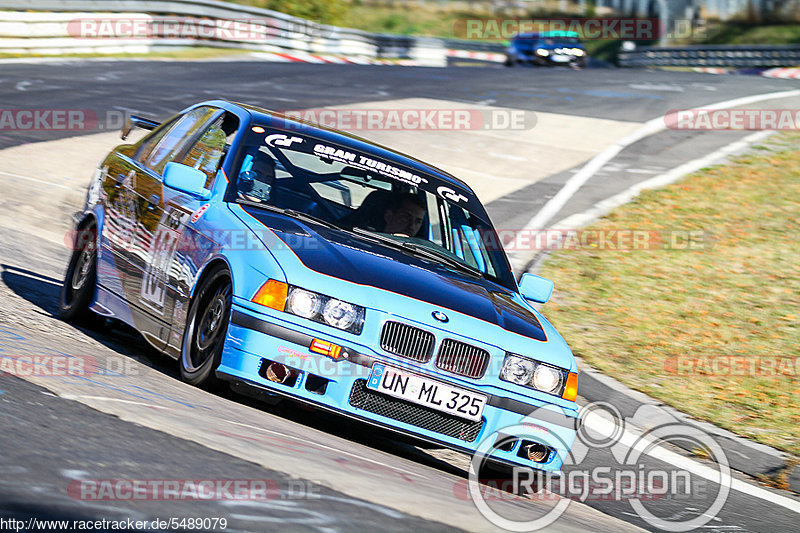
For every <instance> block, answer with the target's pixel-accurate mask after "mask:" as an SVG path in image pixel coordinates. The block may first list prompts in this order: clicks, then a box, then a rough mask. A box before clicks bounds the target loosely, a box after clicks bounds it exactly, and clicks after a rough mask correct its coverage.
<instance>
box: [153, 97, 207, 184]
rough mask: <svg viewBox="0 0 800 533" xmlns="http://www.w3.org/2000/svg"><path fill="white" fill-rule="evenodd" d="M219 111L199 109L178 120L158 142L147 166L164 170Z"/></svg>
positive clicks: (158, 170) (157, 170)
mask: <svg viewBox="0 0 800 533" xmlns="http://www.w3.org/2000/svg"><path fill="white" fill-rule="evenodd" d="M217 111H218V110H217V109H215V108H213V107H198V108H197V109H192V110H191V111H189V112H188V113H186V114H185V115H184V116H183V117H182V118H180V119H178V121H177V122H176V123H175V125H174V126H173V127H172V128H171V129H170V130H169V133H167V134H166V135H165V136H164V137H162V138H161V140H160V141H159V142H158V144H157V145H156V147H155V148H154V149H153V151H152V152H151V153H150V155H149V156H148V157H147V161H146V162H145V166H147V167H148V168H150V169H151V170H154V171H155V172H158V173H159V174H160V173H161V172H162V171H163V170H164V166H165V165H166V164H167V163H169V162H170V161H172V160H173V159H175V157H177V155H178V154H179V153H180V152H181V150H183V148H184V147H185V146H186V143H187V142H188V140H189V139H191V138H192V137H193V136H194V134H195V133H197V131H198V130H199V129H200V128H202V127H203V125H204V124H205V123H206V121H207V120H208V119H209V118H211V116H212V115H213V114H214V113H216V112H217Z"/></svg>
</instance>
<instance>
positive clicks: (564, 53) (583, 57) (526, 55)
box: [505, 31, 589, 68]
mask: <svg viewBox="0 0 800 533" xmlns="http://www.w3.org/2000/svg"><path fill="white" fill-rule="evenodd" d="M588 59H589V56H588V54H587V53H586V48H585V47H584V46H583V43H581V41H580V38H579V36H578V34H577V33H575V32H571V31H549V32H539V33H520V34H519V35H517V36H515V37H514V38H513V39H511V43H510V44H509V46H508V48H507V49H506V60H505V65H506V66H507V67H513V66H514V65H517V64H521V63H524V64H531V65H536V66H547V65H565V66H571V67H576V68H584V67H585V66H586V64H587V62H588Z"/></svg>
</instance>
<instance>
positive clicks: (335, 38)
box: [0, 0, 447, 66]
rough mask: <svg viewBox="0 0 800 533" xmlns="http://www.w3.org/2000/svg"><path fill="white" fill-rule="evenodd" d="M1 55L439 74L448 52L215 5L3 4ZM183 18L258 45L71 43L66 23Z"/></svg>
mask: <svg viewBox="0 0 800 533" xmlns="http://www.w3.org/2000/svg"><path fill="white" fill-rule="evenodd" d="M0 10H4V11H0V51H4V52H16V53H37V52H39V53H71V52H76V51H80V52H111V51H114V52H116V51H148V50H150V49H158V48H164V47H172V46H198V45H199V46H216V47H223V46H224V47H230V48H243V49H249V50H258V51H265V52H286V51H299V52H307V53H312V54H339V55H344V56H358V57H372V58H374V57H383V58H398V59H412V60H415V61H416V62H417V63H418V64H421V65H430V66H443V65H444V64H446V61H447V59H446V50H445V48H444V46H443V45H442V42H441V41H440V40H438V39H426V38H414V37H398V36H387V35H377V34H372V33H368V32H364V31H361V30H355V29H351V28H340V27H337V26H330V25H325V24H317V23H315V22H311V21H308V20H305V19H301V18H298V17H292V16H289V15H286V14H284V13H278V12H275V11H270V10H267V9H261V8H257V7H252V6H246V5H240V4H232V3H227V2H220V1H216V0H115V1H109V0H0ZM106 14H110V15H111V16H130V17H139V16H141V17H163V16H167V17H170V16H171V17H187V18H189V17H190V18H194V19H200V20H205V21H212V23H213V22H214V21H216V22H217V23H219V22H220V21H242V20H246V21H247V23H248V24H250V25H255V26H259V25H260V26H261V27H263V34H264V36H265V37H264V39H263V40H260V41H259V40H254V39H237V38H236V37H235V36H234V37H230V36H228V37H218V36H217V37H211V38H185V37H179V38H174V37H167V36H161V35H155V36H153V37H152V38H148V39H141V38H138V39H125V38H106V37H102V38H86V37H84V36H77V37H76V36H75V35H71V33H73V32H71V31H70V23H74V21H75V20H76V19H80V18H87V17H94V16H97V17H101V16H103V15H106Z"/></svg>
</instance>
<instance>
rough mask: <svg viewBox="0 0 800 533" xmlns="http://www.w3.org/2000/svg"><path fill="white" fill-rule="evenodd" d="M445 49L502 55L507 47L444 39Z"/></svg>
mask: <svg viewBox="0 0 800 533" xmlns="http://www.w3.org/2000/svg"><path fill="white" fill-rule="evenodd" d="M442 42H443V43H444V47H445V48H448V49H450V50H468V51H470V52H494V53H498V54H502V53H504V52H505V51H506V45H504V44H501V43H485V42H482V41H471V40H468V39H442Z"/></svg>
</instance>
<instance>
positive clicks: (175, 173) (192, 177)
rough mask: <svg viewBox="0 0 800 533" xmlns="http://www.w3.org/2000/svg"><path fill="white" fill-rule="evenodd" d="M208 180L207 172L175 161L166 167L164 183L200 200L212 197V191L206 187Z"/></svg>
mask: <svg viewBox="0 0 800 533" xmlns="http://www.w3.org/2000/svg"><path fill="white" fill-rule="evenodd" d="M206 180H207V177H206V174H205V172H203V171H202V170H198V169H196V168H192V167H190V166H188V165H183V164H181V163H175V162H174V161H173V162H170V163H167V165H166V166H165V167H164V185H166V186H167V187H170V188H172V189H176V190H178V191H181V192H185V193H187V194H191V195H192V196H194V197H195V198H198V199H200V200H208V199H209V198H211V191H209V190H208V189H206Z"/></svg>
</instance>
